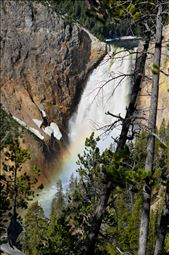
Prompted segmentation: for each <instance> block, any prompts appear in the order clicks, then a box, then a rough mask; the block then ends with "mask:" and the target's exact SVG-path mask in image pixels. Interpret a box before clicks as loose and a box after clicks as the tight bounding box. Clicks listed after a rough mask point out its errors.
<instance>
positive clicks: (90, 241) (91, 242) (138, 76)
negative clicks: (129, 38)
mask: <svg viewBox="0 0 169 255" xmlns="http://www.w3.org/2000/svg"><path fill="white" fill-rule="evenodd" d="M148 46H149V36H148V39H146V41H145V44H144V49H143V52H142V54H141V56H139V58H138V61H137V64H136V70H135V71H136V72H135V77H134V79H133V81H134V84H133V87H132V93H131V100H130V104H129V106H128V109H127V112H126V116H125V118H124V121H123V125H122V130H121V134H120V138H119V141H118V143H117V148H116V153H119V151H120V150H121V149H123V147H124V145H125V143H126V140H127V134H128V131H129V128H130V124H131V122H132V116H133V114H134V112H135V109H136V100H137V96H138V93H139V91H140V85H141V81H142V77H143V75H144V67H145V62H146V58H147V50H148ZM113 187H114V185H113V181H112V180H111V181H109V182H108V183H107V185H106V187H105V189H104V191H103V195H102V196H101V199H100V202H99V204H98V206H97V208H96V212H95V215H94V217H93V221H92V226H91V231H90V233H89V235H88V238H87V240H86V252H85V255H94V250H95V244H96V241H97V237H98V234H99V231H100V226H101V223H102V219H103V216H104V212H105V210H106V207H107V203H108V200H109V197H110V194H111V192H112V190H113Z"/></svg>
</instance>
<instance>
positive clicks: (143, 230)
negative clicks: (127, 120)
mask: <svg viewBox="0 0 169 255" xmlns="http://www.w3.org/2000/svg"><path fill="white" fill-rule="evenodd" d="M161 43H162V5H159V7H158V13H157V19H156V40H155V53H154V63H153V65H154V66H155V67H156V69H157V72H156V73H155V72H154V74H153V77H152V80H153V84H152V94H151V104H150V113H149V122H148V131H149V134H148V137H147V157H146V162H145V169H146V170H147V171H148V172H149V173H152V169H153V161H154V151H155V137H154V136H153V133H155V128H156V117H157V106H158V91H159V76H160V70H159V69H160V60H161ZM150 202H151V185H150V182H149V178H147V179H146V181H145V184H144V187H143V207H142V216H141V223H140V236H139V250H138V255H145V254H146V248H147V239H148V226H149V216H150Z"/></svg>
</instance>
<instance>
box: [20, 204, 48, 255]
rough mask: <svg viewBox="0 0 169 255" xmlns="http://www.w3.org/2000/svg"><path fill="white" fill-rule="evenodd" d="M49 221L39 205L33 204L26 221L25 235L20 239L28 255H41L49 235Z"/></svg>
mask: <svg viewBox="0 0 169 255" xmlns="http://www.w3.org/2000/svg"><path fill="white" fill-rule="evenodd" d="M47 226H48V225H47V219H46V218H45V216H44V212H43V210H42V208H41V207H40V206H39V205H38V203H37V202H36V203H33V204H32V205H31V206H30V208H29V209H28V211H27V214H26V215H25V219H24V233H23V234H22V236H21V238H20V242H22V243H23V249H24V251H25V253H26V254H33V255H41V254H42V253H41V249H42V248H43V247H44V246H45V244H46V242H47V240H46V234H47Z"/></svg>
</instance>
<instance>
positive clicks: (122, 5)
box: [1, 0, 169, 255]
mask: <svg viewBox="0 0 169 255" xmlns="http://www.w3.org/2000/svg"><path fill="white" fill-rule="evenodd" d="M80 2H81V1H80ZM90 2H91V9H93V10H94V12H95V14H96V16H99V19H100V18H101V19H106V20H108V19H109V18H110V17H109V16H110V15H109V14H111V19H112V21H113V22H120V20H121V19H124V20H125V21H126V22H128V23H127V24H128V25H129V24H130V22H133V23H134V24H136V23H138V26H139V27H141V29H142V27H144V32H143V34H142V36H143V38H142V39H143V41H144V45H143V48H142V50H141V52H139V54H138V56H137V61H136V67H135V72H134V74H133V78H132V95H131V101H130V103H129V106H128V108H127V110H126V115H125V117H124V118H122V117H121V116H120V115H119V116H116V118H117V121H118V122H120V123H121V126H122V129H121V133H120V135H119V137H118V139H117V140H116V143H117V145H116V149H115V151H113V150H112V149H111V148H107V149H106V150H104V151H100V149H99V147H98V145H97V141H98V139H95V138H94V134H92V135H91V136H90V138H87V139H86V143H85V150H84V155H83V156H81V155H79V160H78V173H79V178H78V179H74V178H73V177H72V178H71V180H70V184H69V188H68V190H67V192H63V189H62V184H61V183H60V182H58V184H57V188H56V190H57V192H56V196H55V199H54V200H53V204H52V211H51V215H50V218H49V219H46V218H45V215H44V212H43V210H42V208H41V207H40V206H39V205H38V204H37V203H35V204H33V205H32V207H30V208H29V209H28V211H27V215H26V216H25V218H24V223H23V227H24V232H23V234H22V235H21V236H20V240H19V245H20V247H21V248H22V249H23V250H24V251H25V253H26V254H32V255H48V254H53V255H57V254H58V255H62V254H64V255H66V254H72V255H82V254H83V255H94V254H97V255H102V254H104V255H106V254H107V255H118V254H132V255H133V254H137V252H138V254H139V255H145V254H147V255H160V254H163V255H167V254H168V253H169V232H168V226H169V125H166V124H165V121H163V123H162V125H161V127H160V129H159V130H157V129H156V116H157V103H158V90H159V76H160V59H161V46H162V40H163V37H162V28H163V24H164V23H165V22H166V15H167V11H168V2H166V1H157V2H156V3H154V1H147V2H146V7H147V8H146V12H144V8H145V2H142V1H133V2H134V3H133V2H132V3H131V1H117V0H115V1H113V0H110V1H106V0H105V1H102V2H100V1H97V0H96V1H90ZM67 3H69V1H67ZM60 4H61V6H62V3H61V2H60ZM63 5H64V8H68V6H69V5H67V6H66V2H63ZM65 6H66V7H65ZM77 6H78V4H77ZM114 7H117V8H116V9H115V8H114ZM60 8H61V7H60ZM76 8H77V9H76ZM76 8H75V9H76V11H77V13H76V15H78V13H81V11H80V9H78V7H76ZM102 14H103V15H102ZM72 15H73V14H72ZM79 15H80V14H79ZM150 17H151V19H150ZM154 24H155V25H154ZM121 25H122V24H121ZM132 31H134V30H132ZM141 31H143V30H141ZM152 37H155V51H154V60H153V61H154V62H153V66H154V67H156V68H155V69H156V70H155V71H154V70H152V77H151V80H152V84H153V86H152V92H151V105H150V112H149V122H148V125H147V127H146V129H145V130H143V131H142V132H140V133H139V134H138V133H137V135H136V130H135V129H134V127H135V126H134V125H135V120H136V119H137V116H136V115H135V113H136V100H137V97H138V93H139V90H140V86H141V83H142V79H143V77H144V70H145V63H146V58H147V55H148V46H149V42H150V39H151V38H152ZM107 114H109V115H112V114H111V113H110V112H108V113H107ZM112 126H113V124H112ZM134 138H135V139H134ZM133 139H134V141H131V140H133ZM15 146H18V143H17V142H14V143H13V145H11V146H10V151H11V152H10V153H7V154H6V157H7V161H8V159H9V160H11V161H14V165H10V164H6V163H4V170H7V171H8V170H9V172H13V173H12V176H13V177H14V180H12V181H13V185H14V188H13V190H14V193H13V197H14V201H15V197H16V191H18V188H16V172H17V169H18V168H20V166H21V165H22V163H23V162H24V160H26V159H27V152H26V151H24V150H20V149H19V148H18V147H15ZM20 157H21V159H20ZM17 160H19V163H18V161H17ZM5 178H6V177H5ZM1 179H2V180H3V181H5V183H6V179H4V177H3V176H2V177H1ZM17 181H18V183H19V180H17ZM28 184H29V181H28ZM21 187H22V185H21ZM2 188H3V190H4V186H2ZM5 188H6V186H5ZM22 193H23V192H22ZM2 194H3V193H2ZM23 194H24V193H23ZM2 198H3V197H2ZM15 206H16V203H14V208H15Z"/></svg>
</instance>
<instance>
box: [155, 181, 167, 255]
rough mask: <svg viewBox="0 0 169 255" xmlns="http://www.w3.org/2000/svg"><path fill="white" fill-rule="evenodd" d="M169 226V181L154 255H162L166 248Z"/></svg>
mask: <svg viewBox="0 0 169 255" xmlns="http://www.w3.org/2000/svg"><path fill="white" fill-rule="evenodd" d="M168 224H169V181H168V182H167V187H166V192H165V202H164V208H163V212H162V215H161V220H160V225H159V228H158V232H157V240H156V245H155V251H154V255H160V254H162V250H163V248H164V241H165V237H166V234H167V228H168Z"/></svg>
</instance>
